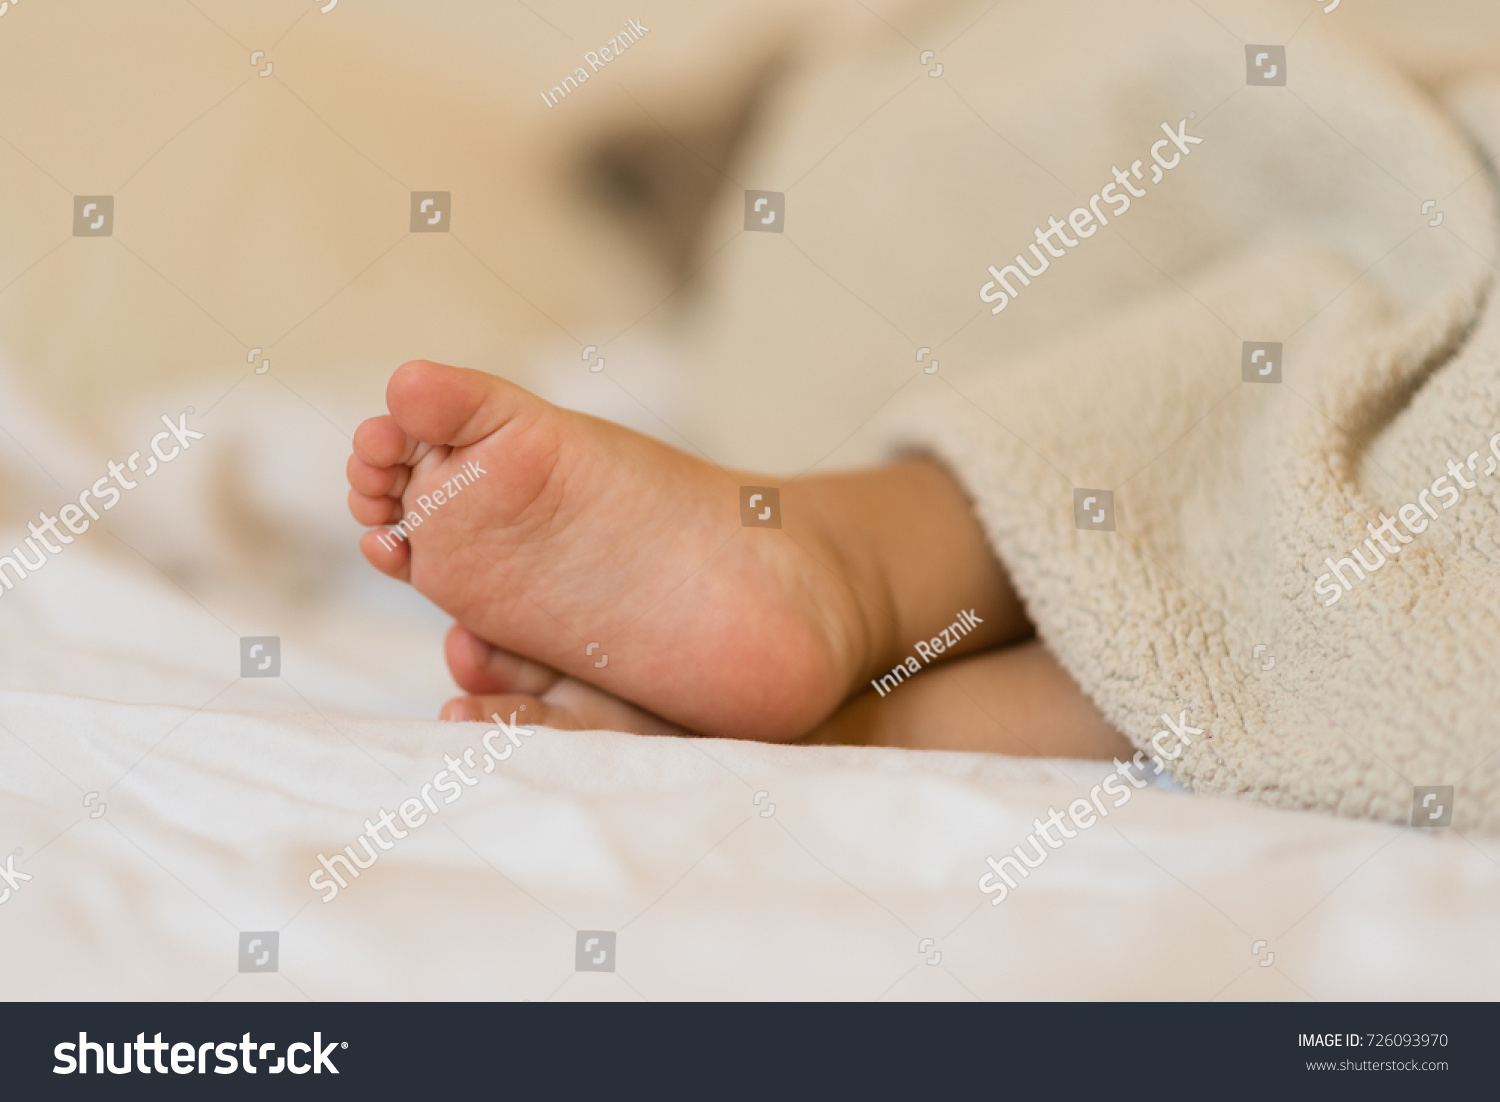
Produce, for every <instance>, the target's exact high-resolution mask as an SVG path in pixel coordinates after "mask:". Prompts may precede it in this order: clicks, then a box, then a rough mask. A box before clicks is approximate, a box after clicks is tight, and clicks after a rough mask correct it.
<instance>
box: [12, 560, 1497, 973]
mask: <svg viewBox="0 0 1500 1102" xmlns="http://www.w3.org/2000/svg"><path fill="white" fill-rule="evenodd" d="M5 543H6V546H8V544H9V541H8V540H6V541H5ZM398 594H399V591H398V590H397V589H396V587H394V586H386V585H385V584H384V583H376V584H373V585H371V586H369V587H367V588H364V587H363V583H356V584H352V585H351V590H350V592H349V593H348V594H347V595H344V596H343V597H330V598H328V599H327V600H326V601H325V602H324V604H323V606H322V607H321V608H318V609H316V610H315V612H316V615H313V614H311V613H310V614H309V617H308V621H309V623H314V622H315V623H316V624H317V625H318V627H317V629H316V630H315V631H314V630H311V629H308V630H306V631H303V630H302V629H299V628H297V627H296V626H295V625H294V626H293V627H292V628H291V629H288V630H285V631H284V632H283V636H284V638H283V663H284V665H283V674H284V677H283V678H282V679H275V680H272V679H265V680H240V679H239V678H238V677H237V674H238V644H237V640H236V636H235V629H234V628H232V627H231V625H229V624H226V623H225V622H223V621H222V620H221V619H220V618H219V617H220V616H221V615H223V612H222V610H223V609H224V608H226V607H232V605H233V602H232V601H231V600H229V599H228V598H226V599H225V601H224V602H205V603H199V600H200V599H201V595H200V598H198V599H195V598H194V597H191V596H189V595H188V594H187V593H185V592H184V591H183V590H182V589H180V588H179V587H178V586H177V585H175V584H174V583H173V582H171V581H169V580H167V579H166V578H164V577H163V576H162V575H160V574H159V573H157V572H155V571H154V570H152V569H151V568H149V567H147V566H144V565H140V564H137V563H132V562H131V561H129V560H128V559H126V558H123V557H113V556H110V555H107V554H104V553H102V552H101V550H99V549H98V548H96V547H94V546H91V545H87V544H85V543H84V541H82V540H80V542H79V544H78V545H75V546H72V547H69V548H67V550H66V553H65V554H63V555H61V556H59V557H57V558H56V559H55V560H53V561H52V563H51V564H50V565H49V566H48V567H47V568H45V569H44V570H43V571H41V572H39V573H38V574H36V575H33V576H32V577H31V578H28V579H27V580H26V582H25V583H24V584H23V585H18V586H17V587H16V588H15V589H14V590H12V591H10V592H9V593H6V594H5V595H4V597H3V603H4V606H5V612H6V623H7V627H8V629H7V631H6V633H5V635H4V638H3V640H0V663H3V669H4V670H5V688H6V689H7V690H8V691H4V692H0V725H3V727H0V855H3V854H10V855H11V856H12V857H14V866H13V867H14V868H15V869H16V870H18V871H20V872H23V873H26V874H28V875H30V876H31V877H32V879H30V880H28V881H17V883H18V884H19V887H18V888H17V889H16V890H14V891H13V892H12V894H11V896H10V897H9V898H8V899H7V900H6V901H5V902H4V903H3V904H0V943H3V944H4V945H5V948H6V958H7V967H6V969H5V970H4V971H3V973H0V976H3V978H0V997H3V998H6V999H25V998H39V999H66V998H80V999H205V998H215V999H231V1000H234V999H286V998H291V999H300V998H304V997H305V998H309V999H490V998H496V999H531V1000H541V999H549V998H557V999H637V998H644V999H652V1000H657V999H674V998H749V999H772V998H832V999H879V998H898V999H975V998H979V999H1064V998H1099V997H1105V998H1163V999H1164V998H1183V999H1214V998H1224V999H1258V998H1270V999H1318V1000H1327V999H1340V998H1352V999H1389V998H1405V999H1442V998H1459V999H1467V998H1474V999H1479V998H1493V997H1495V995H1496V994H1497V992H1500V982H1497V980H1500V947H1497V945H1496V942H1495V939H1494V937H1493V918H1494V915H1495V914H1496V913H1500V863H1497V858H1500V849H1497V846H1496V843H1495V840H1493V839H1486V838H1480V837H1469V838H1464V837H1460V836H1457V835H1455V834H1453V833H1451V832H1449V831H1445V830H1414V829H1411V828H1406V829H1402V828H1397V827H1391V826H1386V825H1377V824H1372V823H1367V822H1354V821H1343V820H1338V819H1333V818H1329V817H1325V816H1320V815H1313V814H1306V813H1300V812H1279V811H1274V810H1270V809H1266V808H1263V807H1258V806H1253V805H1250V804H1245V803H1239V802H1235V801H1230V800H1223V799H1210V798H1203V797H1198V796H1193V795H1190V794H1184V793H1179V792H1173V791H1169V790H1165V789H1160V788H1155V787H1153V788H1151V789H1147V790H1143V791H1141V792H1139V793H1138V794H1136V795H1135V796H1134V798H1133V799H1131V800H1130V802H1129V803H1128V804H1126V805H1125V806H1124V807H1122V808H1120V809H1118V810H1117V811H1116V812H1115V813H1114V814H1113V815H1112V816H1111V817H1110V818H1109V819H1108V820H1107V821H1104V822H1101V823H1100V824H1098V825H1096V826H1095V827H1093V828H1092V829H1091V830H1089V831H1086V832H1082V833H1081V834H1080V835H1079V836H1078V837H1076V838H1074V839H1072V840H1070V841H1068V842H1067V843H1066V844H1065V845H1064V846H1063V847H1062V848H1061V849H1059V850H1057V851H1055V852H1053V853H1052V854H1051V855H1050V856H1049V858H1048V860H1047V861H1046V862H1045V863H1044V864H1043V865H1042V866H1041V867H1040V868H1038V869H1037V870H1036V871H1035V872H1034V873H1033V874H1032V875H1031V877H1030V878H1029V879H1028V880H1025V881H1022V882H1021V883H1020V885H1019V887H1018V888H1017V889H1016V890H1015V891H1014V892H1013V893H1012V894H1011V896H1010V898H1009V899H1007V900H1006V901H1005V902H1004V903H1003V904H1001V905H1000V906H992V905H990V904H989V902H988V901H987V900H986V898H985V897H984V896H983V895H982V894H981V893H980V891H979V890H978V887H977V881H978V879H979V877H980V875H981V874H982V873H983V872H984V871H985V865H984V858H985V857H986V856H987V855H991V854H995V855H998V854H999V853H1000V852H1001V851H1003V850H1005V849H1008V848H1009V847H1010V846H1012V845H1015V844H1017V843H1019V842H1021V841H1022V839H1023V838H1024V836H1025V835H1026V834H1027V833H1028V831H1029V830H1030V829H1031V822H1032V820H1033V818H1035V817H1036V816H1039V815H1041V816H1045V815H1046V813H1047V809H1048V807H1049V806H1054V805H1055V806H1058V807H1059V808H1061V807H1063V806H1064V805H1065V803H1066V802H1067V801H1069V800H1071V799H1073V798H1075V797H1077V796H1080V795H1083V794H1084V793H1086V792H1087V790H1088V787H1089V786H1090V785H1091V784H1093V783H1095V781H1096V780H1097V779H1098V778H1099V777H1100V776H1101V775H1102V774H1103V772H1104V771H1105V769H1106V768H1107V767H1105V766H1103V765H1101V764H1098V763H1084V762H1076V761H1032V760H1021V759H1010V758H1002V757H991V756H985V755H973V754H947V753H908V752H902V751H895V750H862V749H845V748H798V747H776V746H763V745H757V744H751V743H735V742H727V741H709V740H695V741H677V740H664V739H648V738H639V737H634V736H629V735H622V734H616V733H609V732H589V733H570V732H556V731H547V730H541V729H539V730H538V731H537V733H536V734H535V735H533V736H531V737H529V738H528V737H523V738H522V739H521V745H520V746H519V748H516V749H515V750H514V751H513V753H512V754H511V756H510V757H509V759H508V760H506V761H504V762H502V763H500V764H499V765H498V766H497V767H496V768H495V770H494V772H493V773H491V774H490V775H488V776H485V775H482V774H481V775H479V776H478V778H477V779H478V783H477V784H476V785H474V786H473V787H472V788H468V789H465V790H464V795H463V796H462V797H461V798H460V799H458V800H456V801H455V802H454V803H453V804H452V806H450V807H446V808H445V809H444V810H443V811H442V812H441V813H440V814H439V815H437V816H434V817H432V818H430V819H429V821H428V822H426V823H424V824H423V825H422V827H421V828H419V829H417V830H414V831H412V832H411V834H410V835H409V836H407V837H406V838H403V839H401V840H399V841H398V842H397V843H396V844H395V846H394V848H393V849H392V850H391V851H390V852H389V853H385V854H383V855H382V857H381V859H380V860H379V861H378V862H377V863H376V864H375V865H374V866H373V867H371V868H370V869H368V870H367V871H366V872H365V873H364V874H363V875H362V876H361V878H360V879H358V880H351V881H350V883H349V886H348V888H347V889H345V890H344V891H343V892H341V893H340V894H339V895H338V897H337V898H334V899H332V900H331V901H330V902H328V903H324V902H322V899H321V895H320V894H319V893H318V892H315V891H314V890H312V889H311V888H310V887H309V885H308V876H309V873H310V872H311V871H312V870H313V869H314V868H315V867H316V855H317V854H318V853H319V852H323V853H325V854H327V853H332V852H333V851H334V850H336V849H338V848H339V847H341V846H343V845H345V844H350V843H352V842H353V841H354V838H355V836H356V835H357V834H358V833H359V832H360V831H362V830H363V822H364V820H365V819H366V817H371V816H375V815H377V813H378V812H379V811H380V809H381V808H382V807H383V808H386V809H390V810H393V811H394V810H395V808H396V806H397V804H398V803H399V802H400V801H401V800H402V799H403V798H405V797H409V796H416V795H418V793H419V792H420V786H421V784H422V783H424V782H425V781H428V780H430V779H431V777H432V776H433V774H434V773H436V772H437V771H438V770H440V769H442V768H444V761H443V758H444V755H445V754H457V755H461V754H462V753H463V751H464V749H465V748H466V747H469V746H475V747H478V746H479V745H480V739H481V736H482V735H483V733H484V731H485V730H486V728H485V727H484V726H482V725H477V724H468V725H452V724H442V723H438V722H435V721H426V720H418V719H402V720H397V719H372V718H368V717H370V716H372V715H381V714H384V715H398V714H407V715H420V714H432V708H433V707H434V706H435V704H436V702H437V700H439V699H441V697H442V696H443V695H444V694H445V692H446V691H447V689H446V687H445V684H444V677H443V675H442V671H441V669H440V668H439V667H438V666H437V662H436V655H437V653H438V642H439V639H440V634H441V631H442V627H443V625H442V622H441V620H440V619H439V618H437V617H436V616H435V615H433V614H431V613H429V612H426V611H424V610H422V609H421V607H420V606H419V605H418V604H417V603H416V602H415V601H411V600H409V599H407V598H405V597H403V596H399V595H398ZM210 604H212V605H214V607H215V608H216V609H217V610H218V611H216V612H215V613H210V612H209V611H208V607H207V606H208V605H210ZM248 633H253V632H248ZM423 655H425V656H426V658H425V659H424V658H422V657H421V656H423ZM106 698H109V699H106ZM112 701H131V702H132V703H118V702H112ZM492 745H493V744H492ZM89 793H97V794H98V795H96V796H95V797H94V798H92V799H89ZM758 793H765V795H762V796H760V798H759V802H757V794H758ZM434 795H435V796H436V795H437V794H434ZM437 798H441V797H440V796H438V797H437ZM101 805H102V806H103V809H104V810H103V811H102V813H100V812H99V808H100V807H101ZM773 805H774V811H772V812H771V813H770V814H765V813H766V812H767V811H768V810H769V809H770V808H771V807H772V806H773ZM580 930H589V931H599V930H602V931H614V932H615V933H616V935H617V950H616V952H617V956H616V962H617V969H616V971H614V972H612V973H609V972H581V971H577V970H575V963H576V962H575V949H576V939H577V936H578V934H577V931H580ZM242 931H277V932H278V933H279V962H278V970H277V971H276V972H274V973H272V972H267V973H241V972H239V971H238V955H237V954H238V949H239V934H240V932H242ZM929 938H930V939H932V941H930V942H929V941H927V940H926V939H929ZM1262 941H1264V942H1265V943H1266V944H1263V945H1261V944H1257V943H1258V942H1262ZM1262 962H1263V963H1262Z"/></svg>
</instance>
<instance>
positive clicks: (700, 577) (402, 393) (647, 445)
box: [348, 361, 875, 741]
mask: <svg viewBox="0 0 1500 1102" xmlns="http://www.w3.org/2000/svg"><path fill="white" fill-rule="evenodd" d="M386 405H387V407H388V408H389V409H390V411H391V412H390V414H389V415H388V416H382V417H376V418H372V419H371V420H368V421H366V422H365V423H364V424H362V425H360V427H359V429H358V430H357V431H356V433H355V436H354V455H353V457H351V459H350V460H349V470H348V473H349V482H350V485H351V487H352V490H351V493H350V495H349V506H350V511H351V512H352V513H353V514H354V517H355V519H356V520H358V521H359V522H360V523H362V524H366V525H393V524H396V523H397V522H398V520H399V521H402V527H403V528H405V529H407V530H406V531H405V536H406V538H405V539H402V538H399V537H400V536H401V534H402V533H401V532H399V531H398V532H395V533H394V534H393V533H392V532H391V531H389V530H387V531H381V530H376V531H371V532H367V533H365V535H364V537H363V538H362V540H361V543H360V547H361V550H362V551H363V552H364V554H365V557H366V558H367V559H369V561H370V562H371V563H372V564H373V565H374V566H376V567H377V568H378V569H380V570H382V571H384V572H385V573H387V574H389V575H391V576H393V577H397V578H401V579H404V580H407V581H410V582H411V584H412V585H413V586H415V587H416V589H417V590H418V591H419V592H421V593H423V594H424V595H426V596H427V597H428V598H429V599H430V600H432V601H433V602H434V603H435V604H437V605H438V606H439V607H440V608H442V609H444V610H445V611H446V612H448V613H449V614H451V615H452V616H453V617H454V618H455V619H456V620H457V621H458V623H459V624H460V625H462V626H463V627H464V628H465V629H466V630H467V632H469V633H471V634H472V635H473V636H475V637H477V638H478V639H479V640H483V641H485V642H488V643H491V644H493V645H495V646H497V647H500V648H502V649H503V650H505V651H509V652H511V653H512V654H515V655H524V656H526V657H528V658H531V659H534V660H535V661H537V662H540V663H542V664H543V665H545V666H547V667H550V668H551V669H552V670H555V671H558V672H560V673H562V674H566V675H570V676H572V677H574V678H577V679H580V680H583V681H586V682H588V683H590V684H592V685H595V686H598V687H599V688H601V689H603V690H605V691H606V692H608V693H610V694H613V695H614V696H617V697H620V698H623V699H624V700H628V701H630V702H632V703H634V704H636V705H638V706H640V707H641V708H644V709H646V710H648V711H649V712H651V713H654V714H655V715H657V716H660V717H662V718H664V719H666V720H668V721H670V722H672V723H675V724H678V725H680V726H682V727H685V728H687V729H689V730H693V731H699V732H702V733H704V734H713V735H731V736H741V737H753V738H762V739H773V740H778V741H784V740H788V739H792V738H796V737H797V736H799V735H801V734H803V733H805V732H807V731H809V730H811V729H812V728H813V727H815V726H817V724H818V723H819V722H820V721H821V720H823V719H824V718H825V717H826V716H827V715H829V713H831V712H832V711H833V709H834V708H835V707H836V706H837V705H838V704H839V703H840V701H842V700H843V699H844V697H845V696H846V695H847V694H848V692H849V690H850V688H851V686H853V685H855V684H858V683H862V681H863V679H864V675H865V671H866V669H867V667H869V666H870V664H871V662H872V652H873V650H874V649H875V648H874V646H873V645H872V643H871V638H870V626H869V625H870V620H871V616H870V612H869V610H868V609H867V608H864V607H862V605H861V602H860V600H859V598H858V597H857V596H856V590H855V587H854V585H853V584H852V583H851V581H850V579H849V574H848V571H847V570H846V569H845V566H844V565H843V564H845V563H846V562H847V561H848V556H847V555H846V554H845V553H844V549H843V548H841V547H839V546H838V545H837V543H836V540H835V537H834V535H833V533H832V530H831V526H829V528H826V529H825V527H824V526H822V525H821V524H820V522H819V521H818V520H817V519H816V517H815V516H812V515H811V514H815V513H816V512H817V510H816V509H815V508H806V509H794V510H791V513H792V514H793V515H791V516H788V515H787V510H786V509H785V506H786V505H787V500H786V499H787V496H788V495H787V494H785V493H784V494H783V507H784V509H783V517H784V528H783V530H781V531H776V530H771V529H765V528H757V527H743V526H742V525H741V521H740V515H739V484H740V483H741V482H742V481H762V482H763V480H758V479H756V480H752V479H741V478H739V477H738V476H735V475H732V474H729V473H727V472H725V471H723V470H722V469H720V468H718V467H715V466H713V465H712V464H709V463H706V462H703V461H701V460H698V459H695V458H693V457H691V456H688V455H685V454H683V453H681V452H678V451H675V450H674V449H672V448H669V447H667V446H666V445H664V444H661V443H658V442H657V441H655V440H652V439H650V438H648V437H645V436H641V435H640V434H638V433H635V432H632V431H630V430H628V429H625V428H622V427H620V426H618V425H614V424H611V423H609V422H606V421H600V420H597V419H595V418H593V417H588V416H586V415H584V414H580V413H575V412H571V411H569V410H564V409H559V408H557V407H555V406H552V405H550V404H548V403H547V402H544V401H542V400H541V399H539V398H537V397H535V396H534V395H532V394H529V393H527V392H526V391H524V390H522V389H521V388H519V387H517V386H514V385H512V384H510V383H507V382H505V381H504V380H502V379H498V378H495V377H493V376H490V375H486V374H483V373H481V372H478V371H468V370H464V369H461V368H454V367H445V366H442V365H440V364H434V363H427V362H424V361H417V362H414V363H408V364H405V365H403V366H402V367H401V368H399V369H398V370H397V371H396V372H395V374H394V375H392V377H391V380H390V383H389V384H388V386H387V388H386ZM403 518H404V519H403ZM595 644H597V645H595Z"/></svg>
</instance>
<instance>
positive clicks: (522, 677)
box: [440, 624, 692, 738]
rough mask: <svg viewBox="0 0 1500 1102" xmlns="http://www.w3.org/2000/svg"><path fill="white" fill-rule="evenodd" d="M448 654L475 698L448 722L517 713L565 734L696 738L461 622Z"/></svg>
mask: <svg viewBox="0 0 1500 1102" xmlns="http://www.w3.org/2000/svg"><path fill="white" fill-rule="evenodd" d="M445 650H446V651H447V656H448V669H449V670H450V671H451V672H452V673H453V680H455V681H457V682H458V684H459V687H460V688H462V689H464V690H466V691H467V692H468V693H469V694H470V695H469V696H460V697H455V698H454V699H453V700H450V701H448V703H446V704H444V705H443V710H442V713H441V716H440V718H442V719H446V720H450V721H457V722H471V723H472V722H479V723H482V722H486V721H489V720H492V719H494V717H495V716H497V715H498V716H500V717H501V718H502V719H503V718H504V717H506V716H508V715H510V714H511V713H513V712H514V713H517V714H518V715H520V716H521V717H522V718H521V719H520V720H519V721H518V722H521V723H525V724H537V725H539V726H542V727H553V728H556V729H558V730H562V731H624V732H626V733H628V734H632V735H656V736H660V737H677V738H681V737H684V736H687V735H691V734H692V732H691V731H684V730H683V729H682V728H680V727H676V726H673V725H672V724H670V723H668V722H666V721H665V720H663V719H659V718H657V717H656V716H653V715H651V714H650V713H649V712H644V711H642V710H641V709H640V708H637V707H636V706H635V705H633V704H629V703H627V702H625V701H623V700H621V699H620V698H619V697H615V696H610V695H609V694H608V693H606V692H604V691H603V690H600V689H596V688H594V686H592V685H586V684H584V683H583V682H582V681H579V680H577V679H576V678H572V677H564V676H563V675H562V674H560V673H558V672H557V671H556V670H552V669H548V668H547V667H546V666H543V665H540V664H539V663H536V662H533V661H531V660H530V659H527V658H520V657H517V656H516V655H513V654H509V653H507V652H505V651H502V650H500V649H499V648H498V647H492V646H490V645H489V644H488V643H486V642H485V641H484V640H483V639H480V638H479V637H478V636H475V635H471V634H469V632H468V631H467V629H465V628H463V627H460V626H459V625H458V624H454V625H453V627H452V628H451V629H450V630H449V632H448V641H447V645H446V647H445Z"/></svg>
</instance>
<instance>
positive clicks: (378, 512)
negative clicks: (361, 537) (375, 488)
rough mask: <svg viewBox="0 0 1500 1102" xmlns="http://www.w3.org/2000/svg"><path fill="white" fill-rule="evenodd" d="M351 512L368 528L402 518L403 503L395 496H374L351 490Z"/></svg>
mask: <svg viewBox="0 0 1500 1102" xmlns="http://www.w3.org/2000/svg"><path fill="white" fill-rule="evenodd" d="M349 513H350V515H351V516H353V517H354V519H355V520H357V521H358V522H359V523H360V524H363V525H364V526H365V527H366V528H371V527H374V526H375V525H377V524H394V523H395V522H396V521H398V520H400V519H401V503H400V502H398V501H397V500H396V499H395V498H390V497H373V496H370V495H368V494H362V493H360V492H359V491H358V490H350V491H349Z"/></svg>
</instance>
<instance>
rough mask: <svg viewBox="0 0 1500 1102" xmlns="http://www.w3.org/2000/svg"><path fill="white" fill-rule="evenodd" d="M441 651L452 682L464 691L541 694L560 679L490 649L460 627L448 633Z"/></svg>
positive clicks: (526, 661)
mask: <svg viewBox="0 0 1500 1102" xmlns="http://www.w3.org/2000/svg"><path fill="white" fill-rule="evenodd" d="M443 649H444V653H445V655H446V657H447V659H448V670H449V672H450V673H452V674H453V680H454V681H456V682H457V683H458V687H459V688H461V689H463V690H464V691H465V692H470V693H526V694H537V693H544V692H546V691H547V690H548V689H550V688H552V686H553V685H555V684H556V683H557V681H558V678H559V677H560V676H561V675H560V674H558V672H557V671H556V670H554V669H552V668H551V667H549V666H543V665H541V664H540V663H537V662H533V661H531V660H530V659H527V658H521V657H519V656H517V655H514V654H511V653H510V652H508V651H503V650H501V649H500V648H498V647H493V646H491V645H490V644H489V643H487V642H485V641H484V640H483V639H481V638H479V637H478V636H477V635H474V634H473V633H472V632H470V631H468V630H467V629H466V628H464V627H463V626H462V625H460V624H454V625H453V627H452V628H450V629H449V630H448V638H447V639H446V640H445V642H444V644H443Z"/></svg>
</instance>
